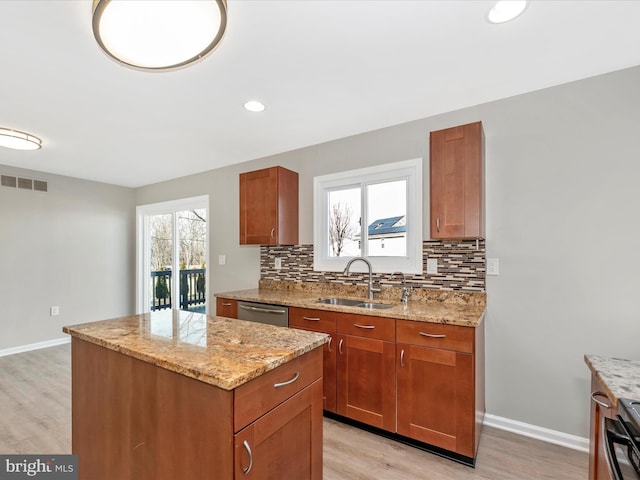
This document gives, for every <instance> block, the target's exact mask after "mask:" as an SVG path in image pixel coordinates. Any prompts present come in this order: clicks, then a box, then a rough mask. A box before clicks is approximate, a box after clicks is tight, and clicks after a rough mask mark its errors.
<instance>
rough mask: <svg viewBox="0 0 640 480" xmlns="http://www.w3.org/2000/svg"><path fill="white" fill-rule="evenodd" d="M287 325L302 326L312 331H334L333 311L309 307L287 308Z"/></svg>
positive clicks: (330, 332) (333, 333) (292, 326)
mask: <svg viewBox="0 0 640 480" xmlns="http://www.w3.org/2000/svg"><path fill="white" fill-rule="evenodd" d="M289 327H291V328H298V327H299V328H304V329H306V330H312V331H314V332H325V333H329V334H331V335H335V333H336V317H335V313H333V312H328V311H326V310H315V309H311V308H297V307H290V308H289Z"/></svg>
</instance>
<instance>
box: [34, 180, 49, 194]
mask: <svg viewBox="0 0 640 480" xmlns="http://www.w3.org/2000/svg"><path fill="white" fill-rule="evenodd" d="M33 189H34V190H35V191H36V192H46V191H47V182H44V181H42V180H34V181H33Z"/></svg>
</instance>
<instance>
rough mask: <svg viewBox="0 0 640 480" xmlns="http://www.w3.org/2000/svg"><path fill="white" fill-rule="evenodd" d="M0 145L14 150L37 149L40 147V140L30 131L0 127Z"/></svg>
mask: <svg viewBox="0 0 640 480" xmlns="http://www.w3.org/2000/svg"><path fill="white" fill-rule="evenodd" d="M0 147H7V148H13V149H14V150H38V149H39V148H41V147H42V140H40V139H39V138H38V137H36V136H34V135H31V134H30V133H26V132H21V131H20V130H12V129H10V128H1V127H0Z"/></svg>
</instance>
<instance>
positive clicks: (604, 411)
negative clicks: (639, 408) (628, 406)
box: [589, 376, 617, 480]
mask: <svg viewBox="0 0 640 480" xmlns="http://www.w3.org/2000/svg"><path fill="white" fill-rule="evenodd" d="M616 414H617V409H616V407H615V406H613V402H612V401H611V400H610V399H609V398H608V397H607V395H606V394H605V393H604V392H603V389H602V386H601V385H600V383H599V382H598V380H597V379H596V378H595V376H592V377H591V427H590V432H589V437H590V438H589V480H609V478H611V477H610V476H609V472H608V470H607V460H606V457H605V453H604V448H605V447H604V444H603V441H602V422H603V419H604V418H615V416H616Z"/></svg>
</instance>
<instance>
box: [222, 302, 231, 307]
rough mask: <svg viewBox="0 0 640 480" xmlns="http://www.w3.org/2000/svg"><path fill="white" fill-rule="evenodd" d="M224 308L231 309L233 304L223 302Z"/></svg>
mask: <svg viewBox="0 0 640 480" xmlns="http://www.w3.org/2000/svg"><path fill="white" fill-rule="evenodd" d="M222 306H223V307H230V306H231V304H230V303H224V302H222Z"/></svg>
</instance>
